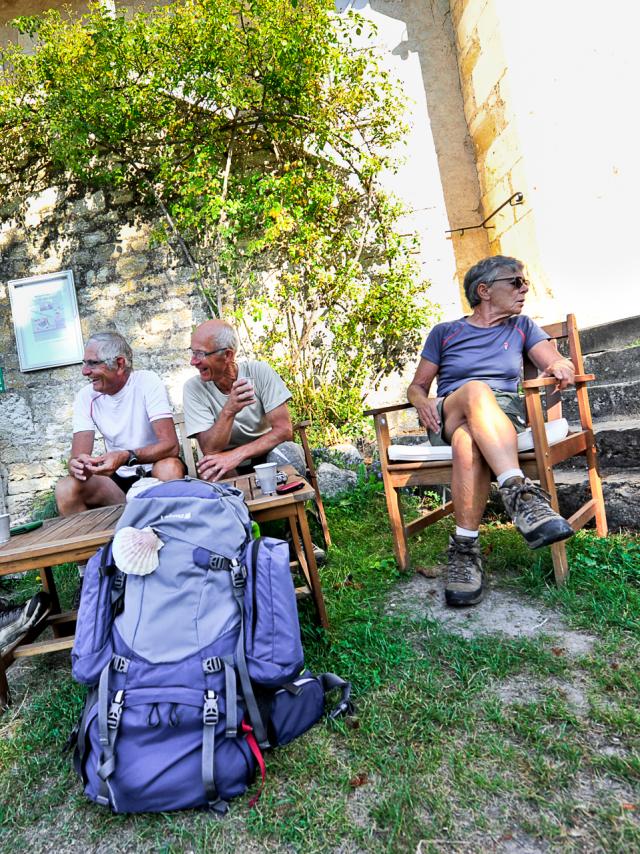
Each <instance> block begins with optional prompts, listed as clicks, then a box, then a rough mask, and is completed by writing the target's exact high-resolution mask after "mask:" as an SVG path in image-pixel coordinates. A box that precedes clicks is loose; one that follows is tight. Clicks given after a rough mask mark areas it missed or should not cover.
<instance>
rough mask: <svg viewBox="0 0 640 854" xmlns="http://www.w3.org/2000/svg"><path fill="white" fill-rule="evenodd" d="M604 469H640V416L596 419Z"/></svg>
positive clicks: (597, 444) (597, 439) (597, 440)
mask: <svg viewBox="0 0 640 854" xmlns="http://www.w3.org/2000/svg"><path fill="white" fill-rule="evenodd" d="M593 432H594V433H595V437H596V446H597V448H598V459H599V461H600V467H601V470H602V471H612V470H616V469H626V468H631V469H635V468H637V469H640V418H628V419H623V420H619V421H616V420H606V421H594V422H593Z"/></svg>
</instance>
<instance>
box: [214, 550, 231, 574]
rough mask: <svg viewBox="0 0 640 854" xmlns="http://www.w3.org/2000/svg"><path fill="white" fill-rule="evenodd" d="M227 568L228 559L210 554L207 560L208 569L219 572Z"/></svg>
mask: <svg viewBox="0 0 640 854" xmlns="http://www.w3.org/2000/svg"><path fill="white" fill-rule="evenodd" d="M228 568H229V558H228V557H223V556H222V555H216V554H212V555H211V557H210V558H209V569H212V570H214V571H215V570H221V569H228Z"/></svg>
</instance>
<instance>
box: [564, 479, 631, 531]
mask: <svg viewBox="0 0 640 854" xmlns="http://www.w3.org/2000/svg"><path fill="white" fill-rule="evenodd" d="M555 480H556V487H557V490H558V502H559V504H560V511H561V512H562V514H563V516H565V518H566V517H569V516H571V514H572V513H575V512H576V510H577V509H578V508H579V507H581V506H582V505H583V504H584V503H585V501H587V500H588V499H589V497H590V493H589V481H588V478H587V475H586V471H582V472H558V471H556V475H555ZM602 492H603V494H604V501H605V508H606V513H607V522H608V524H609V530H610V531H611V532H616V531H620V530H630V531H640V469H628V470H626V471H624V472H615V473H611V474H605V475H603V477H602Z"/></svg>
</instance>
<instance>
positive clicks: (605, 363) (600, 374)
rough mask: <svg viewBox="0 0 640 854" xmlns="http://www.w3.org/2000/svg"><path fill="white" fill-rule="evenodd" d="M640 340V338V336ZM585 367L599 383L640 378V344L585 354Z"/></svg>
mask: <svg viewBox="0 0 640 854" xmlns="http://www.w3.org/2000/svg"><path fill="white" fill-rule="evenodd" d="M638 337H639V340H640V336H638ZM584 369H585V371H586V373H588V374H595V375H596V379H597V381H598V384H599V385H608V384H610V383H618V382H625V381H627V380H638V379H640V346H635V347H624V348H621V349H619V350H606V351H605V352H603V353H595V354H591V355H588V356H585V359H584Z"/></svg>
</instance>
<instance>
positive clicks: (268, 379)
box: [183, 361, 291, 450]
mask: <svg viewBox="0 0 640 854" xmlns="http://www.w3.org/2000/svg"><path fill="white" fill-rule="evenodd" d="M245 377H246V378H247V379H250V380H251V382H252V383H253V389H254V392H255V398H256V402H255V403H253V404H251V406H245V408H244V409H241V410H240V412H238V414H237V415H236V416H235V418H234V420H233V427H232V428H231V435H230V436H229V444H228V445H227V447H226V448H225V450H229V449H230V448H237V447H239V446H240V445H246V444H247V442H253V440H254V439H257V438H258V437H259V436H263V435H264V434H265V433H268V432H269V430H271V425H270V424H269V422H268V421H267V417H266V414H267V412H271V410H273V409H276V408H277V407H278V406H281V405H282V404H283V403H286V402H287V400H289V399H290V398H291V392H290V391H289V389H288V388H287V387H286V385H285V384H284V382H283V381H282V379H281V378H280V377H279V376H278V374H277V373H276V372H275V371H274V370H273V368H272V367H271V366H270V365H267V363H266V362H257V361H250V362H238V379H242V378H245ZM228 399H229V396H228V395H227V394H223V393H222V392H221V391H220V389H219V388H218V386H217V385H216V384H215V383H214V382H203V381H202V380H201V379H200V377H199V376H197V377H191V379H189V380H187V382H186V383H185V386H184V391H183V409H184V423H185V428H186V432H187V436H196V435H197V434H198V433H202V432H204V431H205V430H209V428H210V427H212V426H213V424H214V423H215V421H216V419H217V418H218V416H219V415H220V412H221V411H222V407H223V406H224V405H225V403H226V402H227V400H228Z"/></svg>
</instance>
